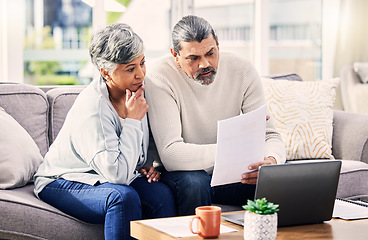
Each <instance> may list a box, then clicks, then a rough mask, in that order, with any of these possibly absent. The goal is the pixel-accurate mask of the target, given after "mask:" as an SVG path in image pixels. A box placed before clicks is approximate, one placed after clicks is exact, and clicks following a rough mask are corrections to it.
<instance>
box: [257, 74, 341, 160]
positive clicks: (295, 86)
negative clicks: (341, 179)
mask: <svg viewBox="0 0 368 240" xmlns="http://www.w3.org/2000/svg"><path fill="white" fill-rule="evenodd" d="M262 81H263V85H264V90H265V96H266V102H267V104H268V107H269V109H270V111H271V113H272V116H273V117H274V120H275V126H276V129H277V130H278V131H279V132H280V134H281V136H282V138H283V140H284V142H285V147H286V159H287V160H295V159H318V158H329V159H333V158H334V157H333V156H332V121H333V109H332V107H333V105H334V103H335V96H336V88H337V86H338V85H339V82H340V79H338V78H335V79H330V80H322V81H314V82H310V81H289V80H273V79H269V78H262Z"/></svg>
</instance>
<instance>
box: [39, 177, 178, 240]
mask: <svg viewBox="0 0 368 240" xmlns="http://www.w3.org/2000/svg"><path fill="white" fill-rule="evenodd" d="M39 197H40V198H41V199H42V200H43V201H45V202H46V203H48V204H50V205H52V206H54V207H56V208H58V209H60V210H61V211H63V212H65V213H67V214H69V215H71V216H73V217H76V218H78V219H80V220H82V221H84V222H87V223H94V224H104V225H105V226H104V229H105V233H104V234H105V239H130V221H133V220H138V219H142V217H143V218H159V217H172V216H176V207H175V202H174V198H173V194H172V192H171V190H170V189H169V188H168V187H167V186H166V185H165V184H163V183H161V182H152V183H148V182H147V179H146V178H145V177H138V178H136V179H135V180H134V181H133V182H132V183H131V184H130V185H129V186H128V185H118V184H111V183H103V184H100V185H97V186H91V185H88V184H83V183H78V182H71V181H67V180H64V179H58V180H55V181H54V182H52V183H50V184H48V185H47V186H46V187H45V188H44V189H43V190H42V191H41V192H40V193H39Z"/></svg>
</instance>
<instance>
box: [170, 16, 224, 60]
mask: <svg viewBox="0 0 368 240" xmlns="http://www.w3.org/2000/svg"><path fill="white" fill-rule="evenodd" d="M210 34H212V36H213V38H214V39H215V41H216V43H218V42H217V41H218V40H217V35H216V33H215V31H214V30H213V28H212V26H211V25H210V24H209V23H208V22H207V21H206V20H205V19H203V18H201V17H198V16H194V15H188V16H185V17H183V18H182V19H181V20H180V21H179V22H178V23H177V24H176V25H175V26H174V29H173V31H172V34H171V37H172V42H173V48H174V50H175V52H176V53H178V54H179V51H180V50H181V45H180V42H181V41H183V42H193V41H197V42H199V43H200V42H202V40H203V39H206V38H208V37H209V36H210Z"/></svg>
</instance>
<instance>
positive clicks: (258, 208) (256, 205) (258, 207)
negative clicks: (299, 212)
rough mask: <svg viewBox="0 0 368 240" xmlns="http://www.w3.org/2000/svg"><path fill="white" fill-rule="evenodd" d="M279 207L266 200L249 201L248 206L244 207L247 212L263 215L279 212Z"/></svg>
mask: <svg viewBox="0 0 368 240" xmlns="http://www.w3.org/2000/svg"><path fill="white" fill-rule="evenodd" d="M278 207H279V205H278V204H273V203H271V202H267V200H266V198H262V199H256V200H255V201H252V200H248V202H247V205H243V208H244V209H245V210H248V211H250V212H254V213H257V214H263V215H265V214H273V213H275V212H277V211H279V209H278Z"/></svg>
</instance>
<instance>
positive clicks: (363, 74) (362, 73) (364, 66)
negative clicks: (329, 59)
mask: <svg viewBox="0 0 368 240" xmlns="http://www.w3.org/2000/svg"><path fill="white" fill-rule="evenodd" d="M353 66H354V71H355V72H356V73H357V74H358V76H359V77H360V81H361V82H362V83H368V62H356V63H354V65H353Z"/></svg>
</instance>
